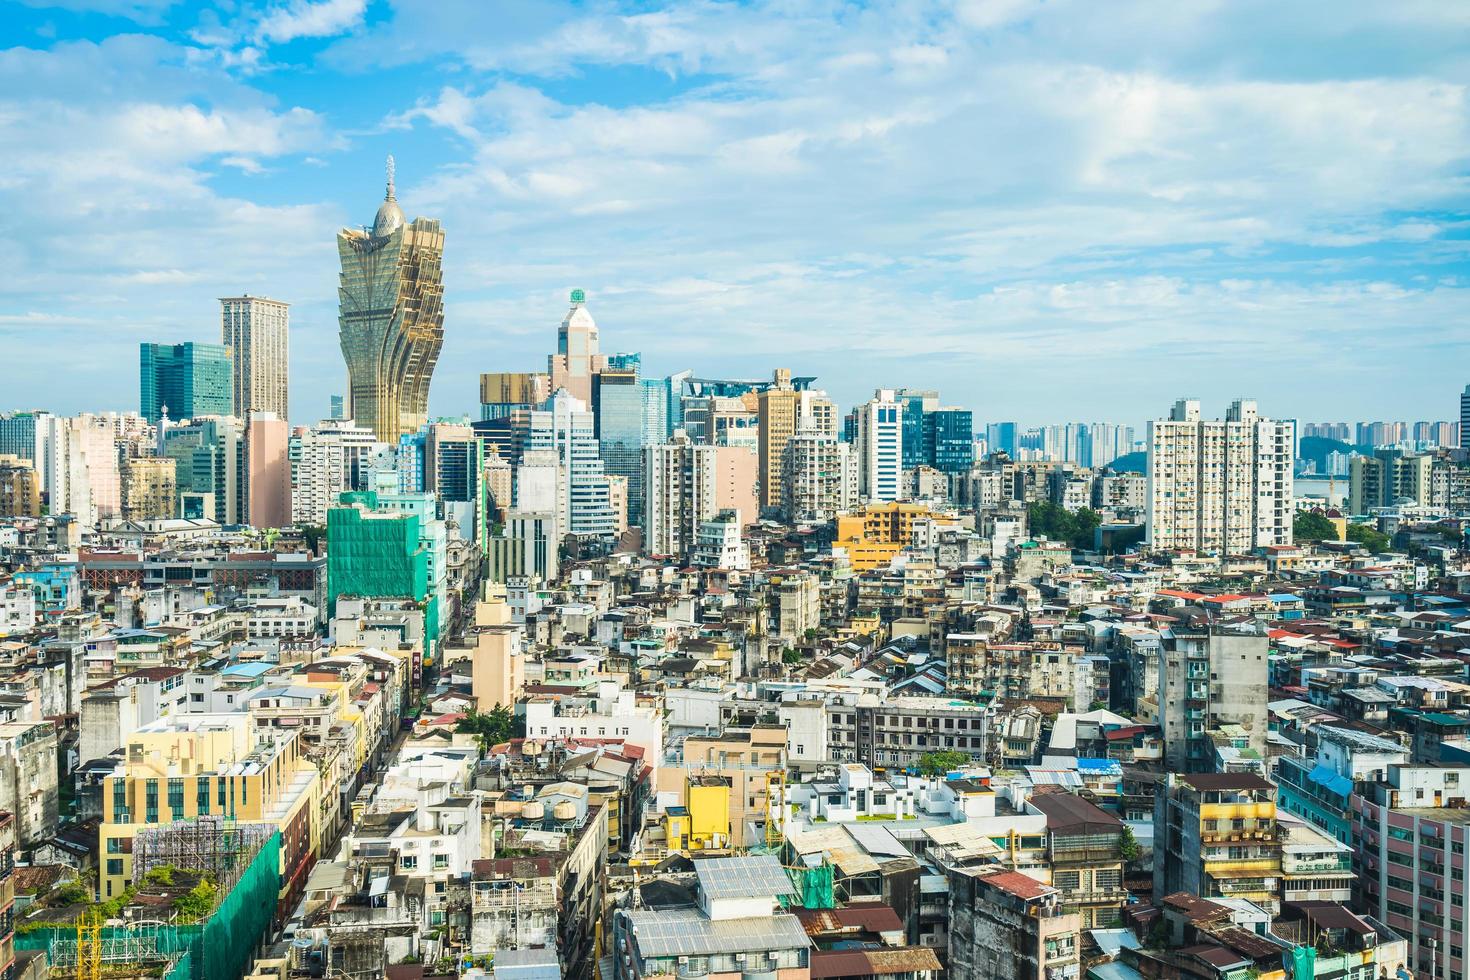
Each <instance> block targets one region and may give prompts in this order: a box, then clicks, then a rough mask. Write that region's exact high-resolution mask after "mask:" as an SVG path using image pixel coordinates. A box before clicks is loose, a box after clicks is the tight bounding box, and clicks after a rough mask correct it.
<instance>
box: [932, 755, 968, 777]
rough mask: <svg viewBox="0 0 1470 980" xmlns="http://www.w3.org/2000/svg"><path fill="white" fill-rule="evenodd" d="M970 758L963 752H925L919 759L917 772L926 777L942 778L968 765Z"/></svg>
mask: <svg viewBox="0 0 1470 980" xmlns="http://www.w3.org/2000/svg"><path fill="white" fill-rule="evenodd" d="M969 761H970V757H969V756H968V755H966V754H965V753H963V752H952V751H944V752H925V753H924V755H923V756H922V757H921V758H920V759H919V772H921V773H923V774H924V775H926V776H943V775H944V774H945V773H947V772H949V771H951V770H953V769H958V768H960V767H961V766H963V765H966V764H968V763H969Z"/></svg>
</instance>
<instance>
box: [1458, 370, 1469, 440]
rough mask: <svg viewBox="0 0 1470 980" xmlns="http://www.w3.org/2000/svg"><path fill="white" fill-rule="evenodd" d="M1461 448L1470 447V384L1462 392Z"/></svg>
mask: <svg viewBox="0 0 1470 980" xmlns="http://www.w3.org/2000/svg"><path fill="white" fill-rule="evenodd" d="M1460 448H1461V449H1470V385H1466V386H1465V390H1464V391H1462V392H1460Z"/></svg>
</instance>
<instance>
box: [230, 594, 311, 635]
mask: <svg viewBox="0 0 1470 980" xmlns="http://www.w3.org/2000/svg"><path fill="white" fill-rule="evenodd" d="M317 615H318V613H317V608H316V607H315V606H313V605H310V604H308V603H306V602H304V601H302V599H301V597H300V596H264V597H261V598H259V599H255V600H253V601H252V602H251V603H250V618H249V620H248V625H247V627H246V629H247V630H248V631H249V635H250V638H251V639H259V638H260V637H268V636H309V635H311V634H313V633H315V632H316V624H317Z"/></svg>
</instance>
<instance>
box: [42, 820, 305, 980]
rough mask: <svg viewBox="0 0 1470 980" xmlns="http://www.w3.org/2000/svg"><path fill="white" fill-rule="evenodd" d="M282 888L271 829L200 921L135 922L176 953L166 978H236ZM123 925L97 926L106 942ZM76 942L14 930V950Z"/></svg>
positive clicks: (68, 934)
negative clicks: (237, 877) (176, 959)
mask: <svg viewBox="0 0 1470 980" xmlns="http://www.w3.org/2000/svg"><path fill="white" fill-rule="evenodd" d="M280 889H281V835H280V833H279V832H278V833H274V834H272V835H271V836H270V838H269V839H268V840H267V841H266V842H265V843H264V844H263V845H261V848H260V851H259V853H257V854H256V855H255V857H254V858H253V859H252V860H251V862H250V866H249V867H247V868H246V869H245V873H244V874H242V875H241V876H240V880H239V882H237V883H236V885H235V887H234V888H232V889H231V890H230V893H229V894H228V895H226V896H225V897H224V899H223V900H222V901H221V902H220V903H219V907H218V908H216V909H215V910H214V914H213V915H211V916H210V917H209V918H208V919H206V920H205V921H204V922H202V923H196V924H194V925H180V926H173V925H160V926H139V927H136V928H140V929H147V930H148V931H149V932H150V933H152V934H153V935H154V936H156V939H157V949H158V952H159V953H161V954H163V955H165V956H179V957H180V959H179V962H178V963H176V964H174V967H173V968H172V969H171V970H170V971H169V972H168V975H167V977H166V978H165V980H239V978H240V977H243V976H244V975H245V968H246V967H247V966H249V965H250V961H251V960H252V959H253V958H254V956H255V947H256V946H257V945H259V943H260V940H261V937H263V936H264V935H265V931H266V929H267V927H269V925H270V923H271V918H272V916H274V914H275V910H276V898H277V896H278V895H279V893H280ZM130 928H134V927H128V926H109V927H107V928H105V929H103V930H102V938H103V941H104V942H105V941H106V940H107V939H110V938H120V937H122V936H124V935H126V934H127V933H128V931H129V929H130ZM53 939H56V940H58V941H59V942H61V943H74V942H76V929H75V927H73V926H62V927H58V928H56V929H50V928H43V929H33V930H30V931H28V932H25V933H19V932H18V933H16V936H15V948H16V949H39V950H41V951H42V952H47V951H49V950H50V948H51V941H52V940H53Z"/></svg>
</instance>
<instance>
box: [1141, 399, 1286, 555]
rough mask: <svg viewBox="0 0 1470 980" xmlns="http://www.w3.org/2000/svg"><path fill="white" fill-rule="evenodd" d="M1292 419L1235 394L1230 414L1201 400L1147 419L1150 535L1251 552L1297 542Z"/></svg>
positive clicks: (1169, 544) (1172, 542)
mask: <svg viewBox="0 0 1470 980" xmlns="http://www.w3.org/2000/svg"><path fill="white" fill-rule="evenodd" d="M1292 428H1293V423H1291V422H1273V421H1271V420H1269V419H1264V418H1261V417H1260V414H1259V413H1258V411H1257V410H1256V403H1255V402H1253V401H1236V402H1234V403H1233V404H1232V405H1231V406H1230V410H1229V411H1228V412H1227V413H1226V415H1225V418H1224V420H1223V421H1220V420H1206V419H1201V418H1200V404H1199V402H1197V401H1186V400H1181V401H1179V402H1176V403H1175V404H1174V409H1173V411H1172V412H1170V414H1169V418H1167V419H1160V420H1157V421H1153V422H1150V423H1149V426H1148V540H1149V544H1150V545H1151V546H1152V547H1154V548H1158V549H1163V550H1188V551H1200V552H1218V553H1223V554H1231V555H1239V554H1246V553H1248V552H1250V551H1253V550H1255V549H1256V548H1263V547H1266V546H1269V545H1282V544H1291V524H1292V518H1293V516H1294V513H1293V511H1294V507H1293V503H1292V456H1293V452H1292Z"/></svg>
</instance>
